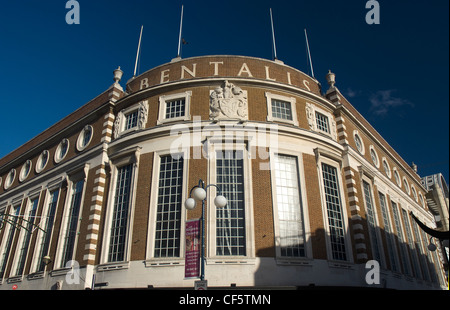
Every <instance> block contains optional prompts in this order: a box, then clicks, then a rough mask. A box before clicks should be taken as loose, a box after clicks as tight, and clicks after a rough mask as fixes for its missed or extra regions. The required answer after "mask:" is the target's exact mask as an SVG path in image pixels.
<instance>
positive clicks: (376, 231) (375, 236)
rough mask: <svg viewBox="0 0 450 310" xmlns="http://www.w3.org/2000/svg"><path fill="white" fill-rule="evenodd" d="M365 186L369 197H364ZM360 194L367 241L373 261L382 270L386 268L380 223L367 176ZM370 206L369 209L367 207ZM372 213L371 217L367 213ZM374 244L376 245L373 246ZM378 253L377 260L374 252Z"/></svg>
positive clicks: (370, 181)
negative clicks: (371, 221)
mask: <svg viewBox="0 0 450 310" xmlns="http://www.w3.org/2000/svg"><path fill="white" fill-rule="evenodd" d="M365 184H367V185H368V187H369V188H368V194H369V197H367V195H366V188H365V186H364V185H365ZM361 193H362V196H363V200H364V208H365V213H366V214H365V215H366V222H367V225H368V227H367V228H368V232H369V241H370V245H371V249H372V257H373V259H375V260H377V261H378V262H379V263H380V265H381V266H382V267H384V268H386V256H385V253H384V244H383V239H382V238H381V233H380V222H379V219H378V210H377V206H376V203H375V195H374V186H373V181H372V180H371V179H369V178H368V177H367V176H365V175H363V177H362V180H361ZM367 198H369V199H370V202H369V201H368V199H367ZM369 204H370V207H369ZM370 212H371V213H372V215H370V214H369V213H370ZM369 217H372V218H373V223H370V220H369ZM371 225H373V227H372V229H371V227H370V226H371ZM375 242H376V243H377V244H376V245H375ZM376 251H378V254H379V256H380V257H379V259H378V258H377V257H376V256H375V252H376Z"/></svg>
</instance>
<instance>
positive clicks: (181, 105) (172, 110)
mask: <svg viewBox="0 0 450 310" xmlns="http://www.w3.org/2000/svg"><path fill="white" fill-rule="evenodd" d="M185 110H186V101H185V98H181V99H176V100H170V101H167V102H166V118H175V117H182V116H184V114H185Z"/></svg>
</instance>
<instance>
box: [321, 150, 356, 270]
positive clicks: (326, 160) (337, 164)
mask: <svg viewBox="0 0 450 310" xmlns="http://www.w3.org/2000/svg"><path fill="white" fill-rule="evenodd" d="M315 153H316V161H317V173H318V180H319V188H320V198H321V204H322V208H321V209H322V216H323V221H324V222H323V223H324V230H325V232H326V238H325V240H326V249H327V258H328V260H329V261H331V262H335V263H353V251H352V241H351V236H350V229H349V228H350V227H349V223H348V218H349V212H348V210H347V201H346V196H345V192H344V186H345V185H344V184H345V183H344V182H343V179H342V174H341V172H340V171H341V165H342V162H341V161H340V158H334V157H328V155H329V154H327V153H326V152H323V153H322V152H321V150H320V149H315ZM331 156H332V155H331ZM323 164H325V165H328V166H330V167H332V168H335V169H336V175H337V177H336V179H337V182H338V186H339V189H338V192H339V195H340V200H341V213H342V218H343V220H342V223H343V227H342V230H343V231H344V245H345V254H346V259H345V260H339V259H334V258H333V252H332V246H331V233H330V227H329V219H328V214H327V213H328V212H327V210H328V206H327V201H326V196H325V187H324V178H323V171H322V165H323Z"/></svg>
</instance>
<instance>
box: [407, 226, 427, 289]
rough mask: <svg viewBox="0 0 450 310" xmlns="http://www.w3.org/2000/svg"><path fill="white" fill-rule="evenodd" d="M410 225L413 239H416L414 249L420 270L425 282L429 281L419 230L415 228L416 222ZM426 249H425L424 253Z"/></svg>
mask: <svg viewBox="0 0 450 310" xmlns="http://www.w3.org/2000/svg"><path fill="white" fill-rule="evenodd" d="M411 223H412V224H413V230H414V237H415V238H416V248H417V250H418V251H419V253H420V256H419V257H420V259H419V262H420V267H421V268H422V271H423V274H424V277H425V280H427V281H431V278H430V273H429V270H428V266H427V260H426V256H425V252H424V249H423V247H422V246H421V245H423V243H422V242H421V236H420V235H419V228H418V226H417V223H416V221H411ZM426 250H427V249H425V251H426Z"/></svg>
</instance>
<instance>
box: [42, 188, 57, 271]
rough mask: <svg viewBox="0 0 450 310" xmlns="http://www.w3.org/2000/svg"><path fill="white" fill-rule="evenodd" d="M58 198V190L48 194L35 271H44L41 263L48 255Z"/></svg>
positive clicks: (43, 265)
mask: <svg viewBox="0 0 450 310" xmlns="http://www.w3.org/2000/svg"><path fill="white" fill-rule="evenodd" d="M58 197H59V189H57V190H55V191H53V192H51V193H50V202H49V204H48V209H47V217H46V218H44V220H45V224H44V225H45V226H44V227H45V228H44V230H45V232H43V234H42V238H41V245H40V248H39V252H38V264H37V271H44V269H45V264H44V262H43V261H42V259H43V258H44V256H46V255H48V249H49V246H50V238H51V236H52V230H53V223H54V221H55V213H56V206H57V205H58Z"/></svg>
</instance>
